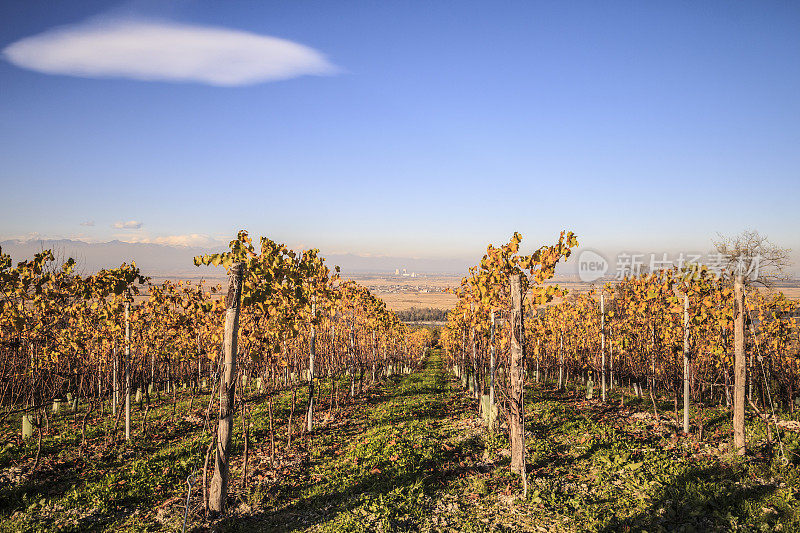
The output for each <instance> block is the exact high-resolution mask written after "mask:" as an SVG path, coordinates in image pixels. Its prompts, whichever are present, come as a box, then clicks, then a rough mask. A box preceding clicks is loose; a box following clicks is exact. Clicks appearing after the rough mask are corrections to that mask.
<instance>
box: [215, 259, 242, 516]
mask: <svg viewBox="0 0 800 533" xmlns="http://www.w3.org/2000/svg"><path fill="white" fill-rule="evenodd" d="M243 273H244V264H243V263H241V262H236V263H233V265H232V266H231V270H230V273H229V275H228V294H227V296H226V298H225V307H226V311H225V330H224V337H223V344H222V353H223V361H222V375H221V379H220V383H219V430H218V431H217V450H216V455H215V457H214V477H212V478H211V490H210V494H209V498H208V506H209V509H210V510H211V512H212V513H213V514H218V513H222V512H224V510H225V501H226V499H227V496H228V475H229V466H230V463H229V461H230V444H231V432H232V429H233V414H234V392H235V389H236V349H237V347H236V340H237V339H236V336H237V333H238V330H239V305H240V302H241V298H242V276H243Z"/></svg>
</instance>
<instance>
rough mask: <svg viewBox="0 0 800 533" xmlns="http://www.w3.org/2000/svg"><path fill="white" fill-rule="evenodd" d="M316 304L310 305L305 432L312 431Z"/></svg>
mask: <svg viewBox="0 0 800 533" xmlns="http://www.w3.org/2000/svg"><path fill="white" fill-rule="evenodd" d="M316 310H317V308H316V303H312V304H311V338H310V339H309V347H308V348H309V350H308V412H307V413H306V431H308V432H309V433H310V432H311V431H313V429H314V358H315V356H316V341H317V331H316V328H315V327H314V318H315V315H316Z"/></svg>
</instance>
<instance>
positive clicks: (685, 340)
mask: <svg viewBox="0 0 800 533" xmlns="http://www.w3.org/2000/svg"><path fill="white" fill-rule="evenodd" d="M683 432H684V433H687V434H688V433H689V297H688V296H684V297H683Z"/></svg>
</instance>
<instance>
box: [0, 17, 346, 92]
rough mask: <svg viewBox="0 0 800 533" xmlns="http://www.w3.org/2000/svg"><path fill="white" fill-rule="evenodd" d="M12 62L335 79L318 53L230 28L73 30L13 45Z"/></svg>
mask: <svg viewBox="0 0 800 533" xmlns="http://www.w3.org/2000/svg"><path fill="white" fill-rule="evenodd" d="M3 55H4V56H5V57H6V59H8V60H9V61H10V62H11V63H13V64H15V65H17V66H19V67H23V68H27V69H30V70H35V71H38V72H44V73H47V74H66V75H70V76H80V77H90V78H133V79H137V80H163V81H191V82H200V83H207V84H210V85H222V86H235V85H250V84H255V83H261V82H267V81H275V80H285V79H288V78H294V77H297V76H303V75H308V74H313V75H324V74H333V73H335V71H336V68H335V67H334V66H333V65H331V64H330V63H329V62H328V61H327V60H326V59H325V57H324V56H323V55H322V54H320V53H319V52H317V51H316V50H314V49H312V48H309V47H307V46H303V45H301V44H298V43H294V42H292V41H287V40H285V39H278V38H276V37H270V36H267V35H258V34H255V33H249V32H244V31H239V30H232V29H227V28H215V27H209V26H192V25H186V24H174V23H164V22H133V21H126V22H115V23H110V24H102V25H97V24H89V25H86V24H84V25H79V26H70V27H66V28H60V29H56V30H50V31H46V32H44V33H40V34H38V35H34V36H32V37H26V38H24V39H21V40H19V41H16V42H14V43H12V44H10V45H9V46H7V47H6V48H5V49H4V50H3Z"/></svg>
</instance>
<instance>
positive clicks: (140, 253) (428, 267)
mask: <svg viewBox="0 0 800 533" xmlns="http://www.w3.org/2000/svg"><path fill="white" fill-rule="evenodd" d="M0 248H2V250H3V253H7V254H9V255H11V257H12V259H13V260H14V261H15V262H16V261H21V260H23V259H30V258H32V257H33V255H34V254H36V253H38V252H40V251H42V250H52V251H53V254H54V255H55V256H56V259H57V260H59V261H64V260H66V259H67V258H69V257H72V258H73V259H75V260H76V261H77V263H78V269H79V271H81V272H83V273H90V272H96V271H97V270H100V269H103V268H114V267H118V266H119V265H120V264H121V263H123V262H125V263H130V262H131V261H136V265H137V266H138V267H139V268H140V270H141V271H142V274H145V275H148V276H152V277H182V278H186V279H191V278H200V277H203V278H213V277H221V276H224V272H223V271H222V269H221V268H219V269H214V268H209V267H203V268H198V267H195V266H194V263H193V262H192V259H193V258H194V256H196V255H202V254H207V253H216V252H221V251H223V250H224V249H225V248H226V247H225V246H222V247H215V248H213V249H212V248H204V247H193V246H174V245H166V244H143V243H127V242H122V241H118V240H114V241H109V242H99V243H87V242H83V241H75V240H70V239H58V240H36V239H31V240H26V241H20V240H7V241H2V242H0ZM321 254H322V256H323V257H325V259H326V263H327V264H328V265H329V266H330V267H331V268H332V267H333V266H334V265H338V266H340V267H341V268H342V271H343V272H344V273H357V272H394V271H395V269H397V268H400V269H403V268H405V269H407V270H408V272H412V271H413V272H418V273H423V272H424V273H433V272H435V273H459V274H463V273H465V272H466V270H467V267H468V266H469V265H470V263H469V260H467V259H462V258H452V259H422V258H410V257H388V256H361V255H357V254H326V253H325V251H324V250H322V251H321Z"/></svg>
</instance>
